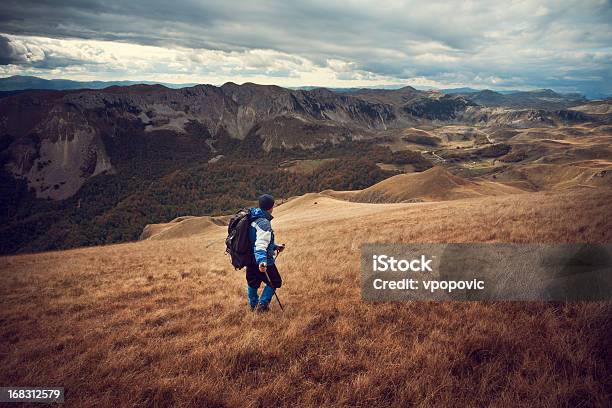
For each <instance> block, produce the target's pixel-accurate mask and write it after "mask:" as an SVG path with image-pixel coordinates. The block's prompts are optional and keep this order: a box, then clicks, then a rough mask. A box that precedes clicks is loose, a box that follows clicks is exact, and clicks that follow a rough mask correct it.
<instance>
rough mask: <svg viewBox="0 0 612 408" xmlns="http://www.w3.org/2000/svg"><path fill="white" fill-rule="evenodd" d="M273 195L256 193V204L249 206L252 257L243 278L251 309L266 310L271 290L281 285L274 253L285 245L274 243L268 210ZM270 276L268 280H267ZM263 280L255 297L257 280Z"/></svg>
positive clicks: (270, 215)
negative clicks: (257, 194) (257, 206)
mask: <svg viewBox="0 0 612 408" xmlns="http://www.w3.org/2000/svg"><path fill="white" fill-rule="evenodd" d="M273 208H274V198H273V197H272V196H270V195H268V194H264V195H262V196H260V197H259V208H250V209H249V211H250V215H251V220H252V222H251V225H250V227H249V240H250V242H251V245H252V246H253V254H254V257H253V259H252V262H251V263H250V264H249V265H247V268H246V279H247V285H248V289H247V290H248V297H249V306H250V307H251V310H253V311H255V310H256V311H258V312H267V311H268V310H269V305H270V301H271V300H272V296H273V295H274V291H275V290H276V289H278V288H280V287H281V285H282V283H283V280H282V279H281V276H280V274H279V273H278V269H276V265H274V253H275V252H279V253H280V252H282V251H283V250H284V249H285V245H277V244H276V243H275V242H274V231H272V225H271V224H270V221H272V218H273V217H272V210H273ZM268 277H270V281H268ZM262 282H264V283H265V284H266V286H265V288H264V289H263V291H262V292H261V297H259V294H258V289H259V286H260V285H261V283H262Z"/></svg>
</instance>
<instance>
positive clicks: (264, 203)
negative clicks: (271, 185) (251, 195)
mask: <svg viewBox="0 0 612 408" xmlns="http://www.w3.org/2000/svg"><path fill="white" fill-rule="evenodd" d="M272 207H274V197H272V196H271V195H269V194H264V195H261V196H259V208H261V209H262V210H264V211H269V210H270V209H271V208H272Z"/></svg>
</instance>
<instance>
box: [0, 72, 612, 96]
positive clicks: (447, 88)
mask: <svg viewBox="0 0 612 408" xmlns="http://www.w3.org/2000/svg"><path fill="white" fill-rule="evenodd" d="M14 77H21V78H35V79H41V80H45V81H70V82H75V83H84V84H86V83H103V84H109V86H113V85H112V84H115V83H129V84H128V85H127V86H129V85H138V84H143V85H162V86H166V87H169V88H172V89H181V88H188V87H193V86H198V85H212V86H216V87H219V86H222V85H224V84H227V83H235V84H237V85H245V84H248V83H252V84H255V85H262V86H278V87H281V88H286V89H316V88H324V89H334V90H349V89H388V90H395V89H401V88H404V87H412V88H414V89H417V90H420V91H428V90H438V91H459V90H464V89H465V92H480V91H493V92H497V93H502V94H506V93H513V92H535V91H546V90H551V91H553V92H556V93H558V94H561V95H567V94H579V95H582V96H584V97H586V98H588V99H599V98H593V97H590V96H589V95H585V94H584V93H581V92H578V91H560V90H558V89H555V88H554V87H552V88H550V87H549V88H543V87H540V88H538V87H533V88H523V89H520V88H513V89H509V88H494V87H489V88H477V87H474V86H469V85H451V86H444V87H434V86H427V85H417V84H410V83H404V84H381V85H365V84H364V85H361V86H360V85H355V86H320V85H298V86H283V85H280V84H276V83H259V82H254V81H243V82H237V81H231V80H230V81H225V82H216V83H208V82H183V83H180V82H167V81H155V80H139V79H111V80H108V79H91V80H81V79H72V78H65V77H63V78H58V77H52V78H45V77H43V76H38V75H22V74H14V75H9V76H0V80H2V79H9V78H14ZM26 89H35V88H23V89H15V90H26ZM608 97H610V95H607V96H603V97H602V98H608Z"/></svg>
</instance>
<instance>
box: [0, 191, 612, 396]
mask: <svg viewBox="0 0 612 408" xmlns="http://www.w3.org/2000/svg"><path fill="white" fill-rule="evenodd" d="M315 201H316V202H317V204H315ZM610 203H612V192H611V191H610V189H604V188H601V189H599V190H591V189H581V190H567V191H564V192H554V193H549V192H546V193H544V192H542V193H528V194H520V195H504V196H496V197H481V198H473V199H466V200H455V201H446V202H437V203H419V204H376V205H374V204H362V203H348V202H345V201H341V200H335V199H332V198H330V197H322V196H320V195H308V196H305V197H300V198H296V199H295V200H292V201H290V202H289V203H288V204H287V207H285V205H281V206H280V207H278V211H277V212H276V213H275V215H276V219H275V220H274V227H275V230H276V233H277V237H278V239H279V241H280V242H286V243H287V244H288V246H287V250H286V253H284V254H283V255H281V257H280V258H279V261H278V263H279V268H280V270H281V272H282V274H283V277H284V280H285V283H284V285H283V288H281V289H280V291H279V293H280V296H281V298H282V300H283V301H284V303H285V306H286V311H285V313H284V314H282V313H280V311H279V310H278V309H277V308H276V307H274V309H273V311H272V312H271V313H270V314H269V315H265V316H259V315H253V314H251V313H248V312H247V311H246V301H245V283H244V277H243V272H235V271H233V269H232V268H231V267H230V265H229V262H228V260H227V258H226V257H225V256H224V255H223V249H224V244H223V238H224V234H225V232H224V228H222V227H213V228H210V233H209V234H205V235H199V236H194V237H192V238H184V239H173V240H164V241H155V240H154V241H141V242H138V243H130V244H121V245H113V246H107V247H95V248H84V249H77V250H70V251H61V252H51V253H41V254H36V255H20V256H11V257H2V258H0V278H1V279H2V280H3V285H1V286H0V296H1V298H2V303H3V304H2V306H3V307H2V308H0V321H1V322H2V325H0V338H1V339H2V342H1V343H0V364H1V365H2V367H3V369H2V370H0V382H1V383H3V384H13V385H24V386H25V385H28V384H49V385H57V386H63V387H66V390H67V398H68V399H67V403H69V404H70V405H71V406H113V405H116V406H134V405H139V406H142V405H148V406H155V405H157V406H170V405H171V406H177V407H182V406H243V405H244V402H245V401H249V402H251V403H252V404H253V406H263V405H273V406H295V405H296V404H301V405H304V406H321V405H349V406H364V405H374V406H380V405H386V406H407V405H416V406H419V405H420V406H451V405H452V406H469V405H475V406H579V405H582V406H604V405H605V404H606V403H607V392H608V390H609V389H610V388H609V387H610V385H611V384H610V378H611V377H610V371H609V370H610V367H609V365H607V364H606V363H605V359H606V358H607V356H609V350H610V349H611V345H610V336H609V333H610V330H612V321H611V319H610V316H611V312H612V311H611V310H610V305H609V304H608V303H569V304H552V303H501V302H498V303H478V302H470V303H459V302H455V303H417V302H414V303H398V304H384V303H364V302H361V301H360V294H359V279H360V278H359V265H360V260H359V247H360V245H361V244H363V243H365V242H491V241H502V242H612V224H611V222H612V221H611V219H610V217H609V214H610V212H611V204H610ZM289 204H292V206H291V207H290V206H289ZM109 390H112V392H109Z"/></svg>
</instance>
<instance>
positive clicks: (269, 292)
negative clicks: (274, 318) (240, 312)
mask: <svg viewBox="0 0 612 408" xmlns="http://www.w3.org/2000/svg"><path fill="white" fill-rule="evenodd" d="M247 288H248V289H247V293H248V295H249V305H250V306H251V307H255V306H257V303H260V304H262V305H267V304H269V303H270V301H271V300H272V296H274V289H273V288H272V287H271V286H270V285H266V287H265V288H263V290H262V291H261V298H260V297H259V295H258V293H257V291H258V289H255V288H252V287H250V286H247Z"/></svg>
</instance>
